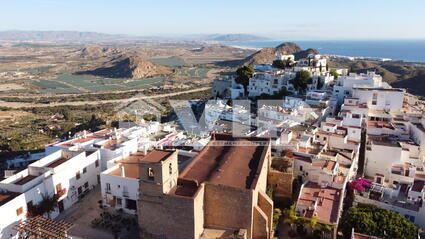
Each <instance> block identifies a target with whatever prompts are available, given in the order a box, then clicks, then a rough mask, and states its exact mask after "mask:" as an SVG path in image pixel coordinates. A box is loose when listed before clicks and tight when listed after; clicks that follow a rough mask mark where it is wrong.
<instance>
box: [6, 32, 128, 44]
mask: <svg viewBox="0 0 425 239" xmlns="http://www.w3.org/2000/svg"><path fill="white" fill-rule="evenodd" d="M123 37H125V36H122V35H113V34H104V33H98V32H78V31H0V40H13V41H66V42H72V41H93V40H112V39H121V38H123Z"/></svg>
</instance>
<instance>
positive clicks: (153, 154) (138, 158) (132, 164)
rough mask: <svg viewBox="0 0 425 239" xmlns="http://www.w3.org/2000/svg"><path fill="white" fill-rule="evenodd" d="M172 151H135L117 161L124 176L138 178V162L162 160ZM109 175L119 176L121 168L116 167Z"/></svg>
mask: <svg viewBox="0 0 425 239" xmlns="http://www.w3.org/2000/svg"><path fill="white" fill-rule="evenodd" d="M173 153H174V151H165V150H157V149H155V150H152V151H150V152H149V153H147V154H146V155H145V154H144V152H140V151H138V152H135V153H133V154H131V155H129V156H127V157H126V158H124V159H122V160H119V161H117V163H120V165H121V167H124V173H125V177H126V178H136V179H138V178H140V170H139V164H140V163H144V162H147V163H157V162H160V161H163V160H165V159H167V158H168V157H170V156H171V155H172V154H173ZM108 174H109V175H114V176H119V177H121V168H120V167H118V168H116V169H115V170H112V171H110V172H109V173H108Z"/></svg>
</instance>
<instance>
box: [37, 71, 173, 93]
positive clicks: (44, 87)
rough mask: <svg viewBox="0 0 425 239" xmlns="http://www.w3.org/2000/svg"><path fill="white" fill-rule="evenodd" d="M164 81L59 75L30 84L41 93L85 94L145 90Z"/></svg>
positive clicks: (160, 79) (162, 79)
mask: <svg viewBox="0 0 425 239" xmlns="http://www.w3.org/2000/svg"><path fill="white" fill-rule="evenodd" d="M164 80H165V77H152V78H146V79H141V80H128V79H109V78H100V77H94V76H80V75H72V74H60V75H58V76H57V77H56V78H54V79H50V80H38V81H33V83H32V84H33V85H35V86H37V87H39V88H40V91H41V92H43V93H87V92H102V91H129V90H140V89H147V88H150V87H153V86H160V85H161V83H162V82H163V81H164Z"/></svg>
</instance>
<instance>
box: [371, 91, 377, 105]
mask: <svg viewBox="0 0 425 239" xmlns="http://www.w3.org/2000/svg"><path fill="white" fill-rule="evenodd" d="M377 99H378V93H376V92H375V93H373V95H372V105H376V104H377V102H376V101H377Z"/></svg>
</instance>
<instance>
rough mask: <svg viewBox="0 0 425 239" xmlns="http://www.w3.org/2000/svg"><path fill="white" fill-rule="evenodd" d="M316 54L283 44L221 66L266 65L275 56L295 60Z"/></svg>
mask: <svg viewBox="0 0 425 239" xmlns="http://www.w3.org/2000/svg"><path fill="white" fill-rule="evenodd" d="M318 53H319V52H318V51H317V50H316V49H307V50H303V49H301V47H299V46H298V45H297V44H295V43H292V42H285V43H282V44H280V45H279V46H277V47H275V48H263V49H261V50H259V51H257V52H256V53H254V54H252V55H250V56H248V57H246V58H245V59H242V60H238V61H231V62H230V61H229V62H223V63H222V65H229V66H240V65H244V64H267V63H271V62H273V61H274V60H275V57H276V55H294V56H295V59H300V58H304V57H306V56H307V55H308V54H318Z"/></svg>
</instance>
